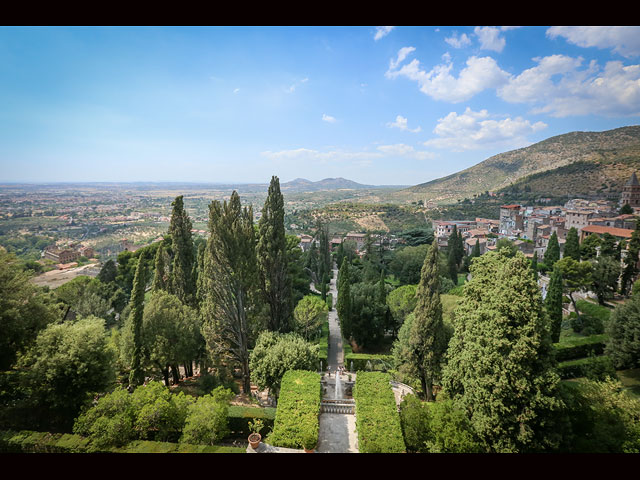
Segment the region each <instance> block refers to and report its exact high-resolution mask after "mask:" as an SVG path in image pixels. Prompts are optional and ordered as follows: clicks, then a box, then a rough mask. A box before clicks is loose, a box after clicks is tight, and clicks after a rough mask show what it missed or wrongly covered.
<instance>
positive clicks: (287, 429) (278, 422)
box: [265, 370, 322, 448]
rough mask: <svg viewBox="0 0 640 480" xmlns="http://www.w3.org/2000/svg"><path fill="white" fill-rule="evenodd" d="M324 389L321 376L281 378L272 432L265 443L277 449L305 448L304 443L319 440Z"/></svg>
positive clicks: (293, 373)
mask: <svg viewBox="0 0 640 480" xmlns="http://www.w3.org/2000/svg"><path fill="white" fill-rule="evenodd" d="M321 398H322V386H321V384H320V375H319V374H318V373H316V372H309V371H306V370H289V371H288V372H287V373H285V374H284V376H283V377H282V383H281V387H280V398H279V399H278V408H277V410H276V418H275V422H274V425H273V432H271V434H270V435H269V436H268V438H267V439H265V443H269V444H270V445H273V446H276V447H285V448H303V440H304V439H305V438H308V437H313V438H315V439H316V442H317V440H318V431H319V427H320V424H319V420H318V416H319V415H320V400H321Z"/></svg>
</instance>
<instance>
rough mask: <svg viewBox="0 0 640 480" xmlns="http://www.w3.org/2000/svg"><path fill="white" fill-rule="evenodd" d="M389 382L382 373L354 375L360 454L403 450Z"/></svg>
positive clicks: (403, 446) (402, 441)
mask: <svg viewBox="0 0 640 480" xmlns="http://www.w3.org/2000/svg"><path fill="white" fill-rule="evenodd" d="M390 380H391V378H390V376H389V374H387V373H382V372H358V374H357V377H356V384H355V386H354V389H353V398H354V399H355V401H356V429H357V432H358V449H359V451H360V452H361V453H402V452H404V451H405V450H406V447H405V444H404V440H403V438H402V428H401V426H400V417H399V415H398V411H397V410H396V402H395V398H394V395H393V391H392V390H391V385H390V384H389V381H390Z"/></svg>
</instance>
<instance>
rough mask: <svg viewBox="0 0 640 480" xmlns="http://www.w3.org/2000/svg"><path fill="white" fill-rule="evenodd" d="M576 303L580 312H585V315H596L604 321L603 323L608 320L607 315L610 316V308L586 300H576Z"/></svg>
mask: <svg viewBox="0 0 640 480" xmlns="http://www.w3.org/2000/svg"><path fill="white" fill-rule="evenodd" d="M576 305H577V306H578V310H580V313H585V314H587V315H591V316H592V317H597V318H599V319H600V320H602V323H604V324H605V325H606V324H607V322H608V321H609V317H610V316H611V312H612V311H613V309H612V308H608V307H603V306H602V305H599V304H597V303H594V302H590V301H587V300H578V301H577V302H576Z"/></svg>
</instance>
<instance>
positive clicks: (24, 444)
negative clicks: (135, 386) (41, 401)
mask: <svg viewBox="0 0 640 480" xmlns="http://www.w3.org/2000/svg"><path fill="white" fill-rule="evenodd" d="M245 451H246V449H245V448H239V447H222V446H209V445H190V444H181V443H169V442H150V441H135V442H132V443H130V444H129V445H127V446H126V447H123V448H113V449H103V450H96V449H95V448H92V446H91V443H90V441H89V439H88V438H86V437H82V436H80V435H72V434H70V433H49V432H34V431H30V430H21V431H11V430H7V431H0V453H89V452H91V453H245Z"/></svg>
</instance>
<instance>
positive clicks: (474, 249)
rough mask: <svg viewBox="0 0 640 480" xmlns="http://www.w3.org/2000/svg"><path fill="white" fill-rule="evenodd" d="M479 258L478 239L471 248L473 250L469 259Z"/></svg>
mask: <svg viewBox="0 0 640 480" xmlns="http://www.w3.org/2000/svg"><path fill="white" fill-rule="evenodd" d="M479 256H480V239H477V240H476V244H475V245H474V246H473V250H472V251H471V258H476V257H479Z"/></svg>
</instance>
